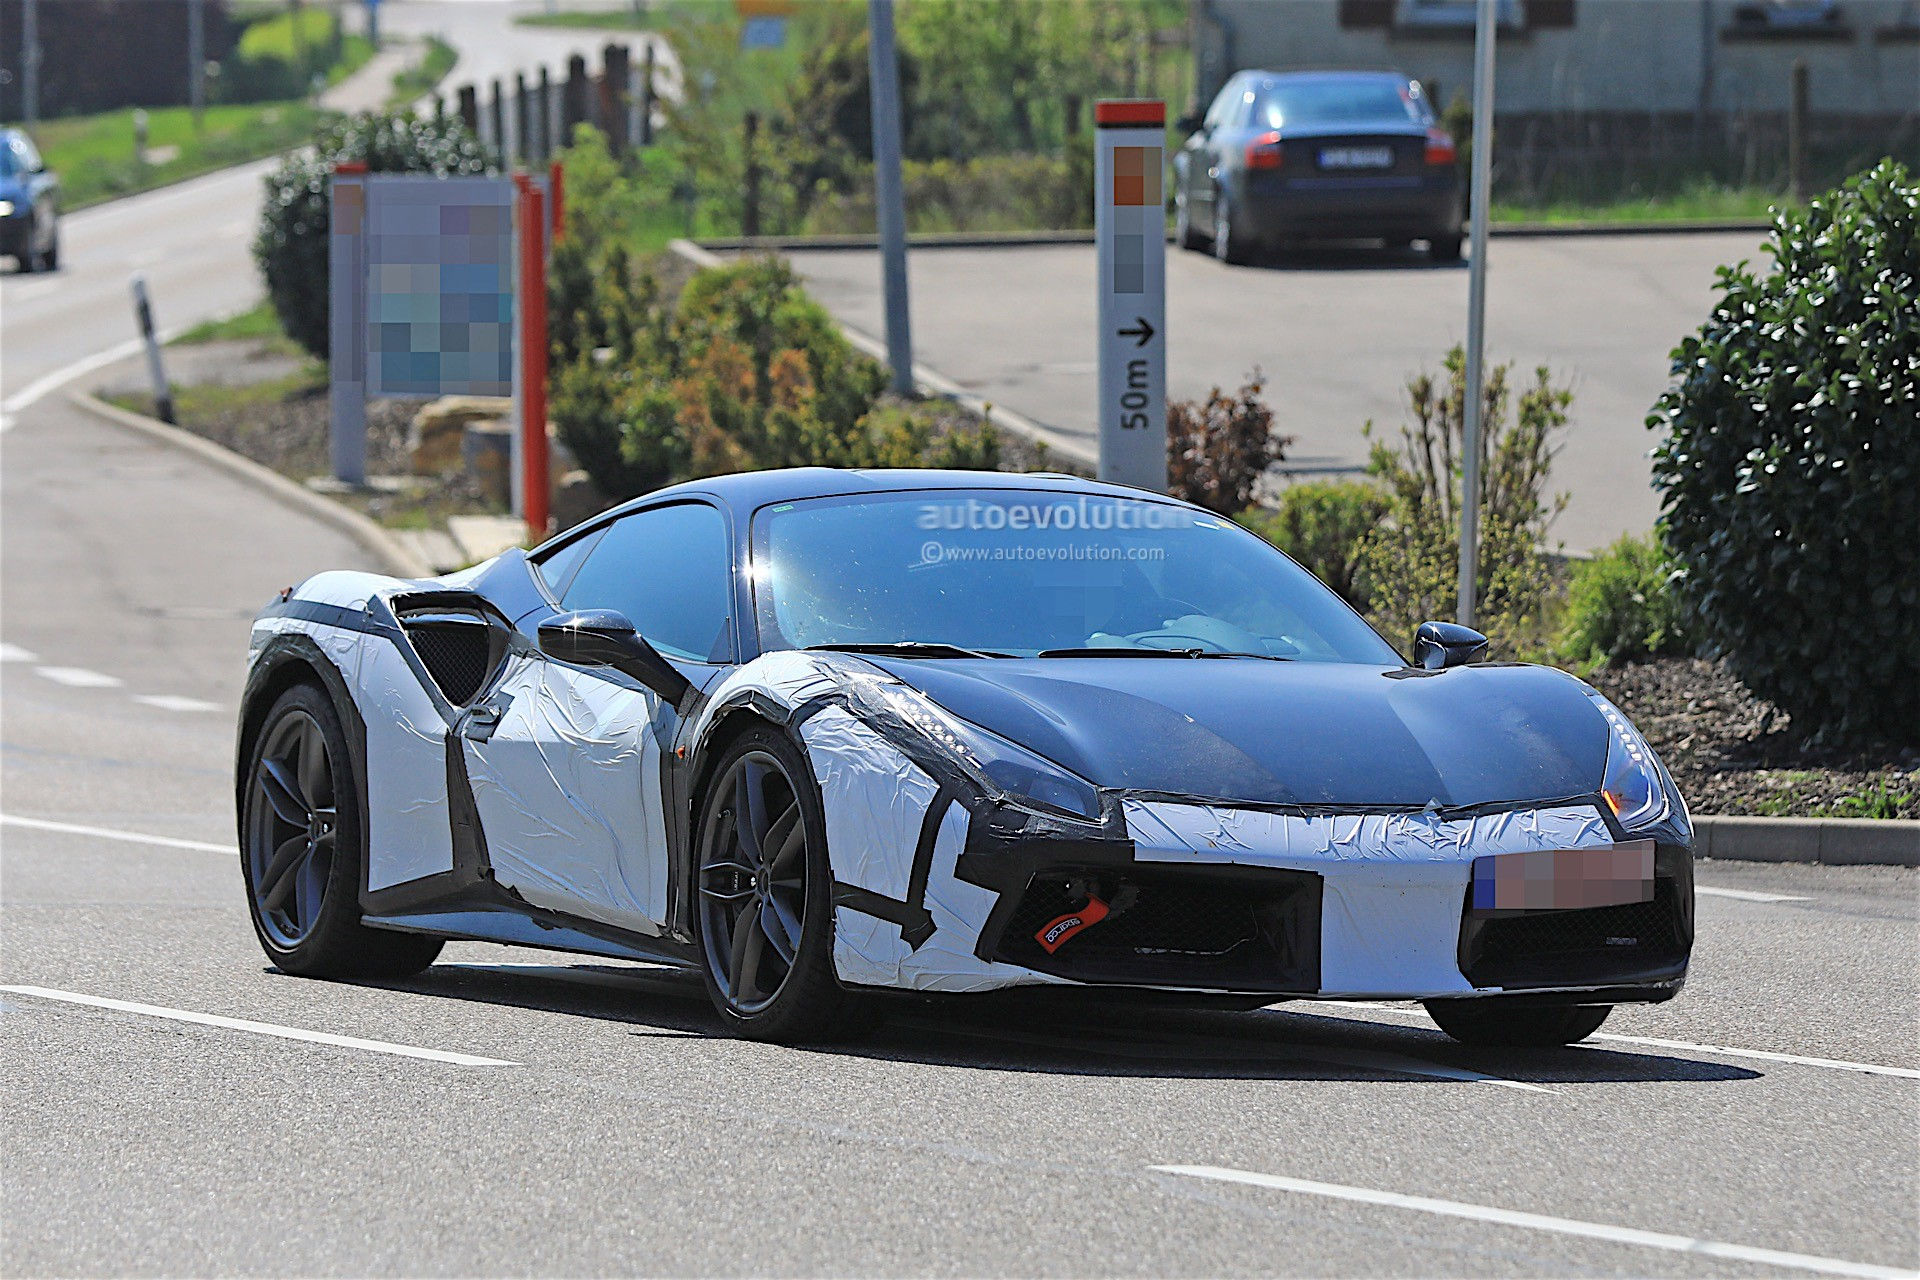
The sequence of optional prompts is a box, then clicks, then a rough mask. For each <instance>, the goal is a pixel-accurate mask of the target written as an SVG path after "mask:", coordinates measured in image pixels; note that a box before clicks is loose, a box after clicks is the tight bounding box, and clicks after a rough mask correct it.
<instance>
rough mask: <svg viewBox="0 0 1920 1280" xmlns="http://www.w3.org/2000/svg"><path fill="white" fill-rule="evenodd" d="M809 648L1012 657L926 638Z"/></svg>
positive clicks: (919, 655) (924, 655) (929, 655)
mask: <svg viewBox="0 0 1920 1280" xmlns="http://www.w3.org/2000/svg"><path fill="white" fill-rule="evenodd" d="M807 648H808V649H809V650H819V649H825V650H829V651H832V652H837V653H877V654H889V655H892V656H895V657H900V658H1011V657H1012V656H1013V655H1012V654H1010V653H994V652H993V651H992V650H990V649H963V648H961V647H960V646H959V645H957V644H937V643H933V642H930V641H926V640H891V641H885V640H876V641H851V642H849V643H846V644H810V645H808V646H807Z"/></svg>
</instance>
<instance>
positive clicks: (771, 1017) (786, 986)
mask: <svg viewBox="0 0 1920 1280" xmlns="http://www.w3.org/2000/svg"><path fill="white" fill-rule="evenodd" d="M696 887H697V889H698V897H699V902H698V907H697V911H696V915H697V922H698V927H699V932H700V944H701V954H702V958H703V959H704V961H705V965H704V968H705V971H706V978H707V990H708V993H709V994H710V995H711V996H712V997H713V1003H714V1007H715V1008H716V1009H718V1010H719V1011H720V1015H721V1018H722V1019H723V1020H724V1021H725V1022H726V1023H727V1024H728V1026H729V1027H730V1028H731V1029H733V1030H735V1031H737V1032H739V1033H740V1034H742V1035H746V1036H750V1037H752V1038H755V1039H764V1040H781V1041H801V1040H817V1039H829V1038H833V1037H836V1036H840V1035H844V1034H847V1033H848V1032H851V1031H854V1030H858V1029H861V1028H863V1027H864V1026H865V1025H867V1024H868V1023H869V1022H870V1016H869V1015H870V1012H871V1011H870V1009H869V1008H868V1007H867V1005H866V1002H865V1001H863V1000H861V999H860V998H859V997H857V996H856V995H855V994H854V993H852V992H849V991H846V990H845V989H844V988H842V987H841V986H840V984H839V981H838V979H837V978H836V977H835V976H834V971H833V904H832V891H833V888H832V877H831V873H830V872H829V870H828V865H827V851H826V822H825V818H824V816H823V814H822V810H821V805H820V799H819V794H818V790H817V788H816V786H815V784H814V782H813V777H812V773H811V771H810V770H809V769H808V768H807V766H806V761H805V759H804V758H803V757H802V756H801V754H800V752H799V750H798V748H796V747H795V746H794V745H793V744H792V743H791V742H790V741H789V740H788V739H787V738H786V737H784V736H783V735H782V734H780V733H779V732H777V731H775V730H773V729H771V728H768V729H755V730H753V731H750V732H749V733H747V734H745V735H743V736H742V737H741V738H740V739H739V740H737V741H736V742H735V743H734V744H733V746H732V748H731V749H730V750H729V751H728V752H727V753H726V755H725V756H723V757H722V758H721V760H720V763H719V764H718V765H717V766H716V767H715V769H714V773H713V782H712V784H711V785H710V786H709V787H708V788H707V792H706V803H705V806H704V813H703V818H702V822H701V835H700V860H699V865H698V868H697V873H696Z"/></svg>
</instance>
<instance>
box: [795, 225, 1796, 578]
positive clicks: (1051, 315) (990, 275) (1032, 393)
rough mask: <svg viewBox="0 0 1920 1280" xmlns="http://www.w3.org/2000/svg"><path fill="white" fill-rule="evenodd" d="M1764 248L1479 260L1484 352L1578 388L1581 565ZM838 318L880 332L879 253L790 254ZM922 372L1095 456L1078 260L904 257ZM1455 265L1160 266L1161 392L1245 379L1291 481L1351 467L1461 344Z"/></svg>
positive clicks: (1418, 261) (1575, 533)
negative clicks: (1720, 274) (1731, 274)
mask: <svg viewBox="0 0 1920 1280" xmlns="http://www.w3.org/2000/svg"><path fill="white" fill-rule="evenodd" d="M1759 245H1760V237H1759V236H1758V235H1755V234H1750V233H1744V234H1733V235H1701V234H1683V235H1664V236H1662V235H1654V236H1639V235H1635V236H1579V237H1553V238H1540V239H1520V238H1506V237H1502V238H1499V239H1496V240H1495V241H1494V242H1493V247H1492V249H1491V250H1490V251H1489V256H1488V260H1487V354H1488V357H1489V359H1491V360H1494V361H1512V362H1513V363H1514V365H1515V367H1516V372H1517V373H1519V374H1521V375H1523V376H1530V375H1531V371H1532V369H1533V368H1534V366H1536V365H1539V364H1543V363H1544V364H1546V365H1547V366H1549V367H1550V368H1551V369H1552V370H1553V373H1554V375H1555V379H1556V381H1557V382H1564V383H1570V384H1571V386H1572V388H1573V392H1574V400H1573V408H1572V421H1571V423H1570V424H1569V426H1568V429H1567V430H1566V431H1565V432H1564V433H1563V439H1562V442H1561V450H1560V453H1559V456H1558V457H1557V458H1556V460H1555V462H1554V468H1553V484H1554V486H1555V488H1556V489H1560V490H1565V491H1566V492H1568V493H1570V494H1571V495H1572V501H1571V502H1570V503H1569V505H1568V507H1567V510H1566V513H1565V514H1564V515H1563V516H1562V517H1561V518H1560V521H1559V523H1558V524H1557V525H1556V526H1555V528H1554V534H1555V536H1556V538H1557V539H1560V540H1564V541H1565V543H1566V544H1567V546H1568V547H1570V548H1572V549H1574V550H1590V549H1592V548H1595V547H1598V546H1601V545H1603V544H1605V543H1607V542H1610V541H1612V540H1613V539H1614V538H1616V537H1618V536H1619V535H1620V534H1622V533H1644V532H1645V531H1646V530H1647V529H1649V528H1651V527H1652V525H1653V520H1654V517H1655V515H1656V514H1657V513H1658V507H1657V504H1656V501H1655V497H1654V493H1653V490H1652V488H1651V487H1650V485H1649V483H1648V481H1649V475H1650V472H1649V470H1648V463H1647V457H1646V454H1647V451H1648V450H1649V449H1650V448H1652V446H1653V444H1654V436H1653V434H1652V433H1651V432H1649V431H1648V430H1647V429H1646V426H1645V422H1646V417H1647V412H1648V410H1649V409H1650V408H1651V407H1652V405H1653V402H1654V400H1655V398H1656V397H1658V396H1659V394H1660V392H1661V390H1662V389H1663V388H1664V387H1665V386H1666V382H1667V371H1668V360H1667V354H1668V352H1669V351H1670V350H1671V349H1672V348H1673V347H1674V346H1675V345H1677V344H1678V343H1679V341H1680V339H1681V337H1682V336H1683V335H1684V334H1685V333H1687V332H1688V331H1689V330H1694V329H1698V328H1699V326H1700V324H1701V322H1702V321H1704V320H1705V319H1706V317H1707V313H1708V311H1709V309H1710V307H1711V302H1712V297H1713V293H1712V285H1713V278H1714V269H1715V268H1716V267H1718V266H1720V265H1721V264H1723V263H1729V262H1733V261H1736V260H1738V259H1741V258H1750V259H1755V260H1762V259H1761V258H1760V253H1759ZM788 256H789V257H790V258H791V259H792V260H793V262H794V265H795V267H796V268H797V269H798V270H799V271H800V273H801V274H802V275H803V276H805V277H806V280H807V283H808V286H809V288H810V289H811V290H812V291H813V293H814V294H815V296H817V297H818V298H819V299H820V301H821V302H822V303H824V304H825V305H826V306H827V308H828V309H829V310H831V311H832V312H833V313H834V315H835V316H836V317H838V318H839V319H840V320H842V321H843V322H845V323H847V324H848V325H850V326H852V327H853V328H855V329H858V330H860V331H862V332H864V333H866V334H869V335H871V336H874V337H879V336H881V335H882V333H883V331H884V327H885V321H884V318H883V309H882V303H881V298H880V270H879V260H878V257H877V255H875V254H874V253H872V252H867V251H849V250H809V251H805V252H796V253H792V254H789V255H788ZM908 271H909V278H910V286H911V291H912V292H911V297H912V308H913V338H914V358H915V359H916V360H917V361H918V362H919V363H921V364H924V365H926V366H928V367H930V368H932V369H935V370H938V371H939V372H940V373H943V374H945V375H946V376H947V377H949V378H951V379H952V380H953V381H955V382H957V383H959V384H960V385H961V386H962V387H964V388H965V389H967V390H968V391H970V392H972V393H974V394H975V395H978V396H981V397H983V398H984V399H987V400H990V401H992V402H993V403H995V404H998V405H1001V406H1003V407H1005V408H1008V409H1011V410H1014V411H1016V412H1018V413H1021V414H1024V415H1025V416H1027V417H1029V418H1031V419H1033V420H1034V421H1036V422H1037V423H1039V424H1040V425H1042V426H1043V427H1046V428H1049V429H1051V430H1052V431H1054V432H1056V433H1058V434H1059V435H1060V436H1062V437H1064V438H1065V439H1066V440H1067V441H1068V443H1069V444H1070V445H1071V444H1078V445H1079V446H1080V448H1081V451H1082V452H1083V453H1084V454H1085V455H1086V456H1088V457H1091V456H1092V455H1093V454H1094V452H1095V439H1096V436H1095V430H1096V423H1095V420H1094V372H1095V365H1094V360H1095V352H1094V332H1093V328H1094V273H1093V248H1092V246H1091V245H1084V244H1082V245H1041V246H1019V247H991V248H954V249H917V250H915V251H913V252H912V253H910V254H909V255H908ZM1466 314H1467V271H1466V268H1465V266H1464V265H1460V264H1456V265H1452V266H1435V265H1433V264H1431V263H1429V262H1428V261H1427V260H1426V258H1425V256H1424V255H1423V254H1420V253H1416V252H1413V251H1411V250H1409V251H1406V252H1403V253H1390V252H1387V251H1384V250H1367V249H1352V250H1344V249H1328V250H1318V251H1311V252H1303V253H1299V254H1295V255H1292V256H1290V257H1287V258H1284V259H1277V260H1274V261H1271V262H1267V263H1264V264H1261V265H1256V266H1246V267H1229V266H1225V265H1223V264H1221V263H1218V262H1216V261H1214V260H1213V259H1212V258H1211V257H1209V256H1206V255H1203V254H1198V253H1182V252H1180V251H1178V250H1176V249H1174V248H1172V247H1171V246H1169V247H1168V250H1167V385H1168V394H1169V395H1171V396H1173V397H1176V398H1181V399H1193V398H1199V397H1203V396H1205V395H1206V394H1207V391H1208V389H1209V388H1211V387H1215V386H1219V387H1223V388H1226V389H1228V390H1231V389H1233V388H1235V387H1238V386H1239V385H1240V383H1241V382H1242V381H1243V380H1244V378H1245V377H1246V375H1247V374H1248V373H1249V372H1250V371H1252V370H1254V369H1256V368H1257V369H1259V370H1260V371H1262V372H1263V373H1264V374H1265V375H1266V379H1267V398H1268V400H1269V402H1270V403H1271V404H1272V405H1273V407H1274V414H1275V422H1276V429H1277V430H1279V431H1280V432H1282V433H1284V434H1286V435H1290V436H1292V437H1294V444H1293V445H1292V447H1291V448H1290V449H1289V451H1288V454H1287V459H1286V463H1285V465H1286V466H1288V467H1289V468H1291V469H1293V470H1295V471H1296V472H1298V473H1300V474H1305V475H1312V474H1319V473H1327V472H1332V473H1340V472H1349V473H1350V472H1353V471H1357V470H1358V469H1360V468H1361V467H1363V466H1364V465H1365V463H1366V459H1367V440H1366V437H1365V436H1364V434H1363V431H1362V429H1363V427H1364V426H1365V424H1366V423H1367V422H1368V421H1369V420H1371V421H1372V422H1374V423H1375V424H1376V425H1377V428H1378V431H1379V433H1380V437H1381V438H1383V439H1385V440H1387V441H1389V442H1397V441H1398V439H1399V434H1398V433H1399V427H1400V424H1401V423H1402V422H1404V421H1406V420H1407V414H1406V410H1405V404H1406V395H1405V386H1406V382H1407V379H1408V378H1409V377H1410V376H1412V375H1413V374H1415V373H1417V372H1419V371H1421V370H1426V371H1428V372H1437V371H1438V370H1439V368H1440V361H1441V358H1442V356H1443V355H1444V354H1445V353H1446V350H1447V348H1448V347H1449V346H1451V345H1453V344H1454V343H1457V342H1465V340H1466Z"/></svg>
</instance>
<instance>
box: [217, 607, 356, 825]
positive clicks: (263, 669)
mask: <svg viewBox="0 0 1920 1280" xmlns="http://www.w3.org/2000/svg"><path fill="white" fill-rule="evenodd" d="M301 684H308V685H313V686H314V687H316V688H318V689H319V690H320V691H321V692H322V693H324V694H325V695H326V696H327V700H328V702H330V703H331V704H332V705H333V710H334V714H335V715H337V716H338V717H339V718H340V727H341V730H342V732H344V733H345V735H346V739H347V751H348V754H349V755H350V756H351V757H352V759H351V761H350V766H351V768H352V769H353V781H354V793H355V795H356V796H357V797H358V800H359V803H358V804H357V805H356V808H358V809H359V811H360V820H359V826H360V841H361V848H363V849H364V848H365V847H366V838H367V797H366V785H367V782H366V779H367V770H366V758H367V726H366V722H365V721H364V720H362V719H361V718H360V708H359V707H358V706H357V705H355V703H354V700H353V694H352V693H351V691H350V690H349V689H348V688H347V680H346V677H345V676H344V675H343V674H341V671H340V668H339V667H337V666H335V665H334V662H333V660H332V659H331V658H329V657H327V655H326V653H325V651H324V650H322V649H321V647H320V645H319V644H318V643H316V642H315V641H314V639H313V637H312V636H310V635H307V634H306V633H304V632H299V631H283V632H280V633H279V634H277V635H275V636H274V637H273V638H272V639H270V640H268V641H267V644H266V647H265V648H263V649H262V650H261V652H260V656H259V657H258V658H256V659H255V660H254V662H253V666H252V667H251V669H250V670H249V672H248V675H247V686H246V690H245V692H243V693H242V694H241V696H240V724H239V728H238V732H237V734H236V738H235V744H234V766H233V790H234V795H233V799H234V822H235V825H236V834H237V835H238V837H239V839H240V841H241V845H242V847H243V848H244V847H245V842H246V831H245V826H246V805H247V794H246V792H247V777H248V774H249V772H250V767H251V763H252V759H253V747H254V744H255V743H256V742H257V741H258V740H259V738H260V731H261V729H262V728H264V727H265V725H266V720H267V712H268V711H270V710H272V709H273V704H274V703H275V702H277V701H278V700H279V699H280V696H281V695H282V694H284V693H285V692H286V691H287V690H289V689H291V688H293V687H294V686H295V685H301Z"/></svg>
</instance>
